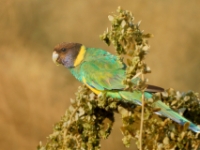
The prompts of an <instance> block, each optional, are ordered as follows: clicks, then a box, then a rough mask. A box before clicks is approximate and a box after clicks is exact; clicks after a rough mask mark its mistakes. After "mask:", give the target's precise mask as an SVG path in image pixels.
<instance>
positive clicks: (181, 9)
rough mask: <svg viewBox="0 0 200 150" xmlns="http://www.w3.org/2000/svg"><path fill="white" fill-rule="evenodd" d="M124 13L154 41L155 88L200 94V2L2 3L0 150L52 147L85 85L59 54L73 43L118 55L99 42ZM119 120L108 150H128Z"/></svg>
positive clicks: (150, 60)
mask: <svg viewBox="0 0 200 150" xmlns="http://www.w3.org/2000/svg"><path fill="white" fill-rule="evenodd" d="M119 5H120V6H122V8H124V9H128V10H131V11H132V12H133V14H134V15H135V18H136V21H139V20H142V24H141V29H144V31H145V32H148V33H152V34H154V38H152V39H150V45H151V51H150V53H149V55H148V58H147V63H148V64H149V65H150V67H151V69H152V74H151V75H149V76H148V77H149V80H150V83H151V84H156V85H160V86H163V87H165V88H169V87H173V88H175V89H177V90H180V91H187V90H194V91H197V92H200V77H199V76H200V29H199V27H200V1H198V0H194V1H190V2H189V1H187V0H176V1H173V0H168V1H158V0H151V1H144V0H109V1H108V0H107V1H106V0H98V1H97V0H87V1H83V0H75V1H67V0H59V1H48V0H43V1H40V0H29V1H26V0H18V1H14V0H1V2H0V133H1V134H0V149H2V150H13V149H14V150H22V149H24V150H25V149H26V150H27V149H28V150H29V149H36V146H37V145H38V143H39V141H43V143H45V142H46V137H47V136H48V135H49V134H50V133H51V132H52V127H53V124H54V123H55V122H57V121H58V120H59V119H60V117H61V116H62V115H63V114H64V113H65V110H66V109H67V108H68V105H69V99H70V98H74V93H75V92H76V90H77V87H78V86H79V85H80V83H78V81H76V80H75V79H74V78H73V77H72V76H71V74H70V73H69V72H68V70H67V69H65V68H64V67H56V65H55V64H53V63H52V60H51V54H52V50H53V48H54V46H55V45H56V44H57V43H60V42H63V41H68V42H72V41H74V42H80V43H84V44H85V45H86V46H90V47H101V48H103V49H107V50H109V51H112V50H113V47H107V46H106V45H105V44H104V43H103V42H102V41H100V40H99V34H102V33H103V31H104V30H106V28H107V27H109V26H110V24H109V21H108V19H107V16H108V15H109V14H110V13H111V12H114V11H115V10H116V8H117V6H119ZM116 120H117V121H116V123H115V126H114V132H113V133H112V135H111V136H110V137H109V139H108V140H104V141H103V142H102V149H103V150H111V149H115V150H123V149H126V148H124V146H123V144H122V142H121V137H122V135H121V132H120V130H119V128H120V118H119V117H117V119H116ZM132 149H133V147H132Z"/></svg>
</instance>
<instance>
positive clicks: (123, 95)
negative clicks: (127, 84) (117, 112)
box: [107, 91, 200, 133]
mask: <svg viewBox="0 0 200 150" xmlns="http://www.w3.org/2000/svg"><path fill="white" fill-rule="evenodd" d="M107 94H108V95H109V96H111V97H113V98H119V99H123V100H126V101H129V102H133V103H134V104H137V105H141V97H142V92H141V91H134V92H132V93H131V92H128V91H120V92H108V93H107ZM144 94H145V97H146V98H151V97H152V94H150V93H147V92H145V93H144ZM154 107H155V108H160V109H161V110H160V111H158V112H156V114H158V115H161V116H165V117H167V118H170V119H172V120H173V121H175V122H177V123H179V124H181V125H184V124H185V123H187V122H188V123H190V125H189V129H191V130H192V131H194V132H196V133H200V127H199V126H197V125H195V124H194V123H192V122H191V121H189V120H187V119H186V118H184V117H183V116H181V115H180V114H178V113H177V112H175V111H173V110H172V109H171V108H170V107H169V106H167V105H166V104H165V103H163V102H162V101H156V102H155V103H154Z"/></svg>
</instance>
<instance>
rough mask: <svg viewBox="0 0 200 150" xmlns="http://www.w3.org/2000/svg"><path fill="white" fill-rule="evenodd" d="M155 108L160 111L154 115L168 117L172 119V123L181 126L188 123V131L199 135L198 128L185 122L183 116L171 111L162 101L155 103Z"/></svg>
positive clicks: (199, 129)
mask: <svg viewBox="0 0 200 150" xmlns="http://www.w3.org/2000/svg"><path fill="white" fill-rule="evenodd" d="M155 107H156V108H160V109H161V110H160V111H158V112H156V114H159V115H162V116H165V117H168V118H170V119H172V120H173V121H175V122H177V123H179V124H181V125H184V124H185V123H187V122H188V123H190V125H189V129H191V130H192V131H194V132H196V133H200V127H199V126H197V125H195V124H194V123H192V122H191V121H189V120H187V119H186V118H184V117H183V116H181V115H180V114H178V113H177V112H175V111H173V110H172V109H171V108H170V107H169V106H167V105H166V104H165V103H163V102H162V101H156V102H155Z"/></svg>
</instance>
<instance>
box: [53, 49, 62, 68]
mask: <svg viewBox="0 0 200 150" xmlns="http://www.w3.org/2000/svg"><path fill="white" fill-rule="evenodd" d="M58 56H59V55H58V53H56V52H53V54H52V60H53V62H54V63H55V64H56V65H57V66H59V65H60V64H59V63H58V62H57V59H58Z"/></svg>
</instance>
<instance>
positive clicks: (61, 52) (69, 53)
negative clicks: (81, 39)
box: [52, 42, 85, 68]
mask: <svg viewBox="0 0 200 150" xmlns="http://www.w3.org/2000/svg"><path fill="white" fill-rule="evenodd" d="M84 54H85V46H83V45H82V44H79V43H66V42H63V43H60V44H58V45H56V46H55V48H54V51H53V54H52V59H53V62H54V63H55V64H57V65H59V64H62V65H64V66H65V67H67V68H72V67H75V66H76V65H78V64H79V63H80V62H81V61H82V60H83V57H84Z"/></svg>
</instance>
